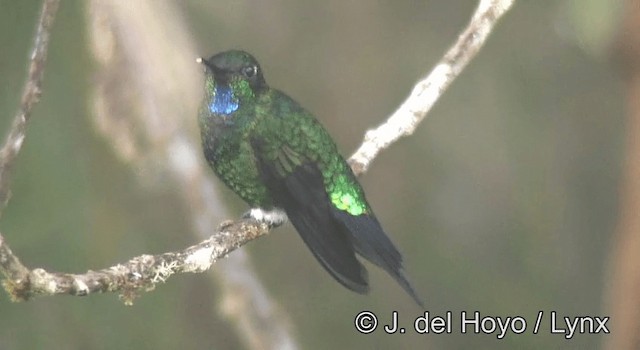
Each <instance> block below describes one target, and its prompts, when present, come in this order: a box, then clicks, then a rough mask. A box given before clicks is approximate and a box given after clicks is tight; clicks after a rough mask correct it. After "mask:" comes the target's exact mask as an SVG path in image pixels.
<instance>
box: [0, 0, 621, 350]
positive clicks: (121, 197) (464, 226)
mask: <svg viewBox="0 0 640 350" xmlns="http://www.w3.org/2000/svg"><path fill="white" fill-rule="evenodd" d="M583 3H585V2H582V1H575V0H566V1H558V2H546V1H519V2H518V3H517V4H516V6H515V8H514V9H513V10H512V12H510V13H509V14H507V15H506V17H505V18H504V20H503V21H502V22H501V23H500V24H499V25H498V27H497V29H496V31H495V32H494V34H493V35H492V37H491V38H490V39H489V42H488V44H487V45H486V46H485V48H483V50H482V51H481V52H480V54H479V55H478V57H477V59H476V60H474V61H473V62H472V63H471V65H470V66H469V67H468V69H467V70H466V71H465V72H464V73H463V74H462V75H461V77H460V78H459V79H458V80H457V81H456V82H455V83H454V84H453V85H452V87H451V88H450V89H449V91H447V93H446V94H445V95H444V97H443V98H442V99H441V100H440V101H439V102H438V104H437V105H436V107H435V108H434V109H433V111H432V113H431V114H430V115H429V117H428V118H427V119H426V121H425V122H424V124H422V125H421V126H420V128H419V129H418V130H417V132H416V133H415V134H414V135H413V136H412V137H410V138H408V139H405V140H402V141H400V142H399V143H398V144H396V145H394V146H393V147H392V148H390V149H389V150H387V151H384V152H383V153H382V154H381V155H380V157H379V158H378V159H376V161H375V164H374V165H373V167H372V168H371V170H370V171H369V172H368V173H367V174H366V175H365V176H364V177H363V178H362V183H363V185H364V187H365V189H366V191H367V195H368V198H369V201H370V202H371V203H372V205H373V206H374V208H375V210H376V213H377V215H378V216H379V218H380V221H381V222H382V223H383V226H385V227H386V228H387V230H388V231H389V233H390V234H391V236H392V237H393V238H394V241H396V243H397V245H398V246H399V247H400V248H401V250H402V251H403V252H404V254H405V259H406V266H407V270H408V273H409V275H410V276H411V277H412V279H413V281H414V284H415V286H416V288H417V289H418V290H419V291H421V292H422V294H423V296H424V298H425V300H426V304H427V306H428V309H429V311H431V312H432V313H435V314H437V313H444V312H445V311H448V310H450V311H453V312H454V319H456V316H458V315H459V312H460V311H462V310H465V311H468V312H473V311H475V310H478V311H480V312H482V314H483V315H499V316H516V315H521V316H523V317H525V318H526V319H527V321H528V322H529V327H530V328H531V327H532V326H533V323H534V322H535V315H536V312H537V311H538V310H545V311H547V315H548V312H549V311H551V310H555V311H558V312H559V313H560V314H563V315H570V316H577V315H602V314H603V312H604V311H603V310H602V307H601V299H602V292H603V285H604V283H606V280H607V279H606V277H605V276H604V273H605V272H606V270H605V268H606V266H607V253H608V249H609V247H610V240H611V236H612V232H613V229H614V227H615V221H616V218H617V216H616V207H617V191H618V190H617V185H618V182H619V177H620V161H621V159H622V143H621V140H622V136H623V124H624V120H623V101H622V97H621V96H622V86H621V84H620V82H619V80H618V77H616V75H615V73H614V67H612V65H611V64H610V63H608V59H607V57H608V53H607V52H608V51H607V50H608V45H609V43H610V41H611V40H612V37H611V36H612V34H613V33H615V30H616V25H617V23H618V17H617V16H619V13H618V12H619V11H618V10H617V9H618V8H619V7H620V5H619V3H618V1H614V0H589V1H588V6H587V5H585V6H582V5H583ZM181 4H182V5H181V6H182V9H183V10H184V11H185V13H186V15H187V17H188V18H189V21H190V25H191V29H192V31H193V35H194V36H195V37H196V40H197V42H198V45H199V47H200V49H201V50H202V54H203V55H209V54H212V53H214V52H218V51H221V50H225V49H228V48H243V49H246V50H248V51H250V52H252V53H254V54H255V55H256V56H257V57H258V59H259V60H260V62H261V64H262V66H263V69H264V70H265V72H266V73H265V75H266V79H267V81H268V82H269V83H270V84H271V85H272V86H275V87H277V88H279V89H282V90H284V91H286V92H287V93H289V94H290V95H291V96H293V97H294V98H296V99H297V100H299V102H301V103H302V104H303V105H304V106H305V107H306V108H307V109H309V110H311V111H313V112H314V113H315V114H316V115H317V116H318V118H319V119H320V120H321V121H322V122H323V123H324V124H325V125H326V126H327V128H328V129H329V130H330V132H331V133H332V134H333V135H334V137H335V139H336V141H337V142H338V144H339V145H340V146H341V149H342V150H343V153H344V154H345V155H349V154H350V152H352V151H353V150H354V149H355V147H356V146H357V145H358V144H359V143H360V142H361V140H362V137H363V134H364V131H365V130H366V129H367V128H370V127H372V126H375V125H377V124H378V123H379V122H381V121H382V120H383V119H384V118H385V117H386V116H388V115H389V114H390V113H391V112H392V111H393V110H394V109H395V107H396V106H397V105H398V104H399V103H400V102H401V101H402V100H403V99H404V97H405V96H406V95H407V94H408V92H409V91H410V88H411V87H412V84H413V83H414V82H415V81H416V80H417V79H418V78H419V77H420V76H422V75H424V74H426V73H427V72H428V71H429V69H430V68H431V67H432V66H433V65H434V64H435V63H436V62H437V60H438V59H439V58H440V57H441V55H442V54H443V52H444V51H445V50H446V49H447V48H448V46H449V45H450V44H451V42H452V41H453V40H454V39H455V38H456V36H457V34H458V33H459V32H460V30H461V29H462V27H463V26H464V25H466V23H467V21H468V19H469V17H470V14H471V13H472V11H473V9H474V6H475V1H462V0H456V1H443V0H441V1H435V0H426V1H402V2H400V1H398V2H390V1H389V2H382V1H370V2H363V1H359V2H356V1H338V0H332V1H324V2H298V1H294V0H281V1H259V2H255V1H248V0H244V1H216V2H211V1H202V0H193V1H186V2H183V3H181ZM83 6H84V2H81V1H65V2H63V3H62V4H61V8H60V12H59V14H58V19H57V21H56V25H55V27H54V32H53V35H52V42H51V49H50V53H49V62H48V65H47V71H46V73H45V81H44V95H43V97H42V101H41V103H40V104H39V105H38V106H37V108H36V110H35V111H34V116H33V120H32V123H31V124H30V126H29V130H28V135H27V140H26V143H25V147H24V150H23V152H22V153H21V155H20V157H19V160H18V163H17V165H16V168H15V171H14V179H13V183H12V189H13V198H12V200H11V202H10V204H9V206H8V207H7V209H6V210H5V212H4V215H3V217H2V220H1V221H0V232H2V233H3V235H4V236H5V237H6V238H7V240H8V241H9V242H10V243H11V245H12V247H13V249H14V251H15V252H16V253H17V254H19V256H20V257H21V258H22V259H23V261H24V263H25V264H27V265H28V266H33V267H35V266H42V267H46V268H48V269H52V270H61V271H69V272H82V271H84V270H86V269H92V268H101V267H105V266H108V265H110V264H113V263H116V262H118V261H121V260H124V259H127V258H129V257H131V256H134V255H139V254H141V253H155V252H162V251H166V250H172V249H176V248H181V247H184V246H186V245H187V244H189V243H192V242H193V236H192V235H190V234H189V233H188V223H186V222H185V218H184V215H183V213H182V212H183V208H181V207H180V205H179V204H178V203H179V202H178V200H177V199H176V196H175V193H174V190H173V189H172V188H170V186H167V188H157V186H154V187H153V188H145V187H144V186H140V184H139V183H138V181H137V180H136V177H135V175H134V173H133V170H132V169H130V168H128V167H127V166H125V165H124V164H122V163H121V162H119V161H118V160H117V159H116V158H115V156H114V155H113V153H112V150H111V148H110V146H109V144H108V141H106V140H104V139H102V138H100V137H99V136H98V134H97V133H96V132H95V130H94V129H93V125H92V123H91V118H90V116H89V115H88V113H89V112H88V111H89V110H90V109H89V108H88V105H87V104H88V102H87V100H88V94H87V91H88V90H89V89H90V87H91V84H92V79H93V77H92V74H93V68H94V67H93V65H92V62H91V60H90V58H89V56H88V54H87V49H86V38H85V37H84V34H83V33H85V28H84V27H85V25H86V23H85V22H84V21H83V18H84V15H85V11H84V8H83ZM38 9H39V1H34V0H22V1H10V0H0V28H1V29H2V30H0V48H1V50H2V51H1V54H0V77H1V80H0V115H1V116H2V117H0V132H1V134H2V135H4V134H5V133H6V130H7V127H8V126H9V123H10V121H11V118H12V117H13V115H14V113H15V109H16V108H17V105H18V102H19V94H20V90H21V87H22V84H23V79H24V76H25V74H26V58H27V57H28V54H29V52H28V50H29V47H30V45H31V41H32V35H33V30H34V28H35V20H36V18H37V15H38ZM567 33H569V34H570V35H567ZM193 122H194V123H195V112H194V118H193ZM229 197H230V198H231V197H232V196H229ZM231 201H232V203H233V205H234V208H237V213H238V214H240V213H241V212H242V210H244V206H242V205H241V204H239V201H238V200H237V199H235V198H234V199H231ZM246 249H249V250H250V251H251V253H252V255H253V259H254V260H255V261H256V262H259V263H257V264H255V265H257V267H258V269H259V273H260V275H261V277H262V280H263V282H264V283H265V284H266V285H267V286H268V288H269V289H270V290H271V291H272V293H273V295H274V298H275V299H276V300H278V301H279V302H280V303H281V304H282V305H283V308H284V309H285V311H286V312H288V313H289V317H290V320H291V321H292V322H291V323H292V324H293V325H295V328H294V329H295V333H296V334H297V338H298V339H299V342H300V343H301V345H302V347H303V348H308V349H325V348H391V347H402V348H424V347H433V348H441V349H459V348H477V349H512V348H518V349H541V348H581V349H589V348H596V347H598V345H599V344H600V341H601V339H600V338H599V337H598V336H588V335H578V336H576V338H575V339H573V340H571V341H569V342H567V341H565V340H564V339H563V337H562V336H561V335H551V334H549V332H548V331H549V324H548V323H543V326H542V327H543V329H542V330H541V332H540V334H538V335H532V334H531V332H530V330H528V331H527V332H526V333H525V334H524V335H513V334H510V335H508V336H507V338H506V339H504V340H500V341H498V340H496V337H495V336H494V335H473V334H466V335H461V334H460V333H459V332H458V331H456V328H455V326H454V333H453V334H451V335H415V334H412V332H408V333H407V334H405V335H402V336H401V335H394V336H386V335H384V334H383V333H382V332H376V333H375V334H372V335H366V336H365V335H360V334H358V333H357V332H356V331H355V330H354V328H353V317H354V315H356V314H357V313H358V312H359V311H361V310H371V311H375V312H378V313H379V315H383V317H385V318H386V317H388V316H387V315H390V312H391V311H392V310H397V311H399V312H400V317H401V321H402V320H403V319H404V320H405V322H408V321H409V320H410V319H413V318H414V317H416V316H418V315H420V310H419V309H418V308H417V307H416V306H415V305H414V304H413V303H412V301H411V300H410V299H409V298H408V297H406V295H404V294H403V292H402V291H401V290H400V288H398V286H396V285H395V283H394V282H393V281H392V280H391V279H390V278H389V277H388V276H387V275H385V274H383V273H381V272H379V271H376V272H373V273H372V274H371V280H372V284H373V291H372V293H371V295H370V296H368V297H361V296H358V295H355V294H351V293H349V292H347V291H346V290H344V289H343V288H341V287H340V286H339V285H338V284H337V283H334V282H333V281H332V280H331V278H330V277H329V276H328V275H327V274H326V273H325V272H323V271H322V269H321V267H320V266H319V265H318V264H317V263H316V261H315V260H314V259H313V257H312V256H311V254H309V252H308V250H307V249H306V247H304V245H303V244H302V242H301V240H300V239H298V238H297V235H296V234H295V233H294V231H293V230H292V229H291V228H285V229H279V230H277V231H276V232H274V234H272V235H270V236H269V237H268V238H265V239H260V240H259V241H256V242H253V243H252V244H250V245H249V246H248V247H247V248H246ZM283 250H284V251H283ZM203 278H206V276H204V275H200V276H181V277H178V278H176V279H173V280H171V281H170V282H169V283H168V284H167V285H163V286H160V287H159V288H158V289H157V290H156V291H155V292H153V293H149V294H146V295H144V296H143V297H142V298H141V299H139V300H138V301H137V303H136V304H135V305H134V306H133V307H125V306H123V305H122V304H121V303H119V302H118V300H117V299H116V298H115V296H113V295H105V296H93V297H90V298H86V299H81V298H65V297H56V298H42V299H37V300H33V301H31V302H28V303H20V304H15V303H10V302H9V300H8V298H7V297H6V295H0V349H40V348H60V349H62V348H64V349H118V348H135V349H158V348H159V349H172V348H185V349H191V348H194V349H195V348H237V347H239V346H240V344H241V342H240V341H239V340H238V335H237V334H235V333H234V330H233V329H232V328H231V326H230V325H229V324H228V323H227V321H226V320H225V317H224V315H223V314H222V313H221V311H220V308H219V305H218V304H217V294H216V291H215V290H212V289H211V288H210V287H209V284H208V283H206V282H204V281H203V280H202V279H203ZM545 327H546V328H545ZM530 328H529V329H530Z"/></svg>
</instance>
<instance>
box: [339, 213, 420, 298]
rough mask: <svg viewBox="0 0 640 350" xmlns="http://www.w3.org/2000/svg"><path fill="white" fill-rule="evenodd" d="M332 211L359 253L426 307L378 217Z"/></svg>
mask: <svg viewBox="0 0 640 350" xmlns="http://www.w3.org/2000/svg"><path fill="white" fill-rule="evenodd" d="M332 211H333V215H334V216H335V217H336V219H338V220H339V221H340V222H341V223H342V224H343V226H344V227H345V228H346V230H347V231H348V232H349V233H350V238H351V242H352V243H353V246H354V248H355V249H356V251H357V252H358V254H360V255H361V256H362V257H364V258H365V259H367V260H369V261H370V262H372V263H373V264H375V265H377V266H379V267H381V268H382V269H384V270H385V271H387V273H388V274H389V275H390V276H391V277H393V279H395V280H396V282H398V284H399V285H400V286H401V287H402V289H404V290H405V291H406V292H407V294H409V296H411V298H412V299H413V300H414V301H415V302H416V303H417V304H418V305H420V306H421V307H423V308H424V303H423V302H422V298H420V297H419V296H418V293H416V291H415V289H414V288H413V286H412V285H411V283H410V282H409V279H408V278H407V276H406V275H405V273H404V269H403V267H402V255H401V254H400V252H399V251H398V249H396V247H395V246H394V245H393V243H392V242H391V240H390V239H389V237H388V236H387V235H386V234H385V233H384V231H383V230H382V226H381V225H380V223H379V222H378V219H376V217H375V216H373V215H359V216H353V215H350V214H348V213H345V212H343V211H341V210H337V209H334V210H332Z"/></svg>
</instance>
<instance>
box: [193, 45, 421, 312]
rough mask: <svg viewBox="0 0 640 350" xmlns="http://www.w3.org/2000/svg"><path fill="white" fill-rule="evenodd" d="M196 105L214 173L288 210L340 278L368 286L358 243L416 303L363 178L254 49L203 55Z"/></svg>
mask: <svg viewBox="0 0 640 350" xmlns="http://www.w3.org/2000/svg"><path fill="white" fill-rule="evenodd" d="M198 62H200V63H202V64H204V66H205V96H204V100H203V102H202V105H201V108H200V113H199V118H198V121H199V125H200V133H201V136H202V146H203V148H204V155H205V158H206V159H207V162H208V163H209V165H210V166H211V167H212V168H213V170H214V172H215V173H216V175H217V176H218V177H219V178H220V179H221V180H222V181H223V182H224V183H225V184H226V185H227V186H229V187H230V188H231V189H232V190H233V191H234V192H235V193H236V194H238V195H239V196H240V197H241V198H242V199H244V200H245V201H246V202H247V203H248V204H249V205H250V206H251V208H253V209H251V210H249V211H248V212H247V214H245V216H250V217H253V218H254V219H257V220H259V221H262V222H267V223H268V224H270V225H271V226H278V225H280V224H282V223H284V222H285V221H286V220H287V218H288V219H289V220H290V221H291V223H292V224H293V226H294V227H295V228H296V230H297V231H298V233H299V234H300V237H302V239H303V240H304V242H305V243H306V244H307V246H308V247H309V249H311V252H312V253H313V255H314V256H315V257H316V259H317V260H318V261H319V262H320V264H321V265H322V266H323V267H324V268H325V269H326V270H327V271H328V272H329V273H330V274H331V276H333V278H335V279H336V280H337V281H338V282H340V283H341V284H342V285H343V286H345V287H347V288H349V289H351V290H352V291H354V292H357V293H360V294H364V293H367V292H368V291H369V283H368V277H367V270H366V269H365V267H364V266H363V265H362V264H361V263H360V261H358V259H357V258H356V253H358V254H359V255H361V256H362V257H364V258H365V259H367V260H369V261H370V262H372V263H374V264H375V265H378V266H379V267H381V268H383V269H384V270H385V271H387V272H388V273H389V274H390V275H391V276H392V277H393V278H394V279H395V280H396V281H397V282H398V283H399V284H400V286H402V288H404V290H405V291H406V292H407V293H408V294H409V295H410V296H411V297H412V298H413V299H414V300H415V301H416V302H417V303H418V304H419V305H421V306H422V302H421V300H420V298H419V297H418V296H417V294H416V292H415V291H414V290H413V288H412V287H411V284H410V283H409V281H408V280H407V277H406V276H405V275H404V271H403V268H402V256H401V255H400V253H399V252H398V250H397V249H396V247H395V246H394V245H393V243H391V240H390V239H389V238H388V237H387V235H386V234H385V232H384V231H383V229H382V227H381V226H380V223H379V222H378V219H376V216H375V215H374V213H373V211H372V210H371V207H370V206H369V204H368V203H367V200H366V198H365V195H364V192H363V190H362V187H361V186H360V184H359V183H358V181H357V180H356V178H355V176H354V175H353V173H352V172H351V168H350V167H349V165H348V164H347V162H346V161H345V160H344V158H343V157H342V156H341V155H340V153H339V152H338V149H337V147H336V144H335V143H334V141H333V140H332V139H331V136H329V133H327V131H326V130H325V129H324V127H323V126H322V125H321V124H320V123H319V122H318V121H317V120H316V119H315V118H314V116H313V115H312V114H311V113H309V112H307V111H306V110H305V109H303V108H302V107H301V106H300V105H299V104H298V103H296V101H294V100H293V99H291V98H290V97H289V96H287V95H285V94H284V93H282V92H280V91H278V90H276V89H273V88H270V87H269V86H268V85H267V83H266V82H265V80H264V77H263V75H262V69H261V68H260V65H259V64H258V62H257V61H256V59H255V58H254V57H253V56H251V55H250V54H248V53H246V52H244V51H239V50H232V51H226V52H221V53H218V54H216V55H214V56H211V57H210V58H208V59H204V58H199V59H198Z"/></svg>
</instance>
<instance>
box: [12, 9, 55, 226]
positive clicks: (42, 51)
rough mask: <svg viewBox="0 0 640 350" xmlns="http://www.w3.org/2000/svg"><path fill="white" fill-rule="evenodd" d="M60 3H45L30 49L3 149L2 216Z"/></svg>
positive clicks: (40, 84) (38, 89) (40, 83)
mask: <svg viewBox="0 0 640 350" xmlns="http://www.w3.org/2000/svg"><path fill="white" fill-rule="evenodd" d="M59 3H60V1H59V0H45V1H44V2H43V4H42V12H41V13H40V19H39V20H38V28H37V31H36V36H35V42H34V44H33V50H32V51H31V58H30V63H29V73H28V75H27V81H26V82H25V85H24V89H23V91H22V99H21V102H20V109H18V113H17V114H16V116H15V117H14V119H13V123H12V124H11V129H10V130H11V131H10V132H9V135H8V136H7V139H6V141H5V142H4V146H3V147H2V149H1V150H0V216H2V210H3V209H4V207H5V206H6V205H7V203H8V202H9V197H11V191H10V189H9V174H10V173H11V168H13V163H14V161H15V159H16V157H17V156H18V153H19V152H20V149H21V148H22V143H23V142H24V138H25V135H26V134H25V132H26V128H27V122H28V121H29V119H30V117H31V110H32V109H33V106H35V105H36V103H38V100H39V99H40V94H41V92H42V90H41V86H42V76H43V75H44V65H45V63H46V61H47V48H48V46H49V36H50V33H51V26H52V25H53V21H54V19H55V17H56V11H57V10H58V4H59Z"/></svg>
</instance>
